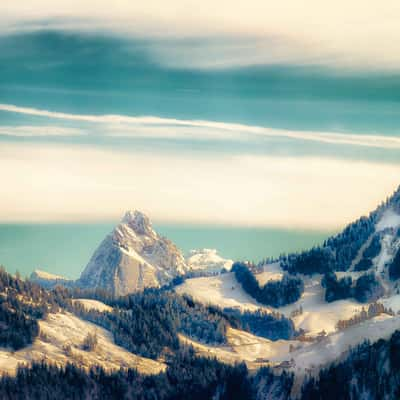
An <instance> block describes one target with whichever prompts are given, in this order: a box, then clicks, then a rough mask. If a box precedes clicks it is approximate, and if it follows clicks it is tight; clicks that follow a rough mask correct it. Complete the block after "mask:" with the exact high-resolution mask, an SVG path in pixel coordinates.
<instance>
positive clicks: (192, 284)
mask: <svg viewBox="0 0 400 400" xmlns="http://www.w3.org/2000/svg"><path fill="white" fill-rule="evenodd" d="M276 273H279V272H277V271H274V272H263V273H262V274H269V277H271V275H273V274H276ZM258 275H259V274H257V275H256V276H258ZM321 278H322V276H321V275H314V276H313V277H303V279H304V293H303V295H302V296H301V298H300V299H299V300H298V301H297V302H296V303H293V304H290V305H287V306H285V307H281V308H278V309H274V308H272V307H266V306H263V305H262V304H260V303H258V302H257V301H256V300H255V299H253V298H252V297H251V296H249V295H248V294H247V293H246V292H245V291H244V290H243V289H242V287H241V285H240V284H239V283H238V282H237V281H236V279H235V276H234V274H233V273H226V274H222V275H218V276H213V277H207V278H193V279H187V280H186V281H185V282H184V283H183V284H182V285H180V286H178V287H177V288H176V289H175V290H176V291H177V292H178V293H180V294H184V293H186V294H188V295H190V296H192V297H193V298H194V299H196V300H198V301H200V302H202V303H205V304H213V305H216V306H219V307H222V308H224V307H238V308H240V309H242V310H250V311H254V310H256V309H258V308H262V309H264V310H267V311H272V310H275V311H278V312H280V313H282V314H284V315H285V316H287V317H290V316H291V314H292V312H293V311H295V310H298V309H299V308H300V307H301V308H302V309H303V313H302V314H300V315H298V316H296V317H294V318H293V322H294V324H295V327H296V329H300V328H301V329H304V330H305V331H306V332H307V333H308V334H309V335H317V334H318V333H319V332H321V331H322V330H325V332H326V333H331V332H333V331H335V329H336V328H335V327H336V323H337V322H338V321H339V320H341V319H348V318H351V317H352V316H353V315H354V314H356V313H358V312H359V311H360V310H361V307H362V304H360V303H358V302H357V301H355V300H354V299H346V300H339V301H335V302H333V303H326V302H325V300H324V289H323V288H322V287H321ZM263 279H268V278H265V276H264V278H263Z"/></svg>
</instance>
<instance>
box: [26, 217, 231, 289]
mask: <svg viewBox="0 0 400 400" xmlns="http://www.w3.org/2000/svg"><path fill="white" fill-rule="evenodd" d="M232 263H233V262H232V260H227V259H224V258H222V257H220V256H219V255H218V254H217V251H216V250H214V249H201V250H192V251H191V252H190V253H189V255H188V257H187V258H185V257H184V255H183V254H182V252H181V250H180V249H179V248H178V247H177V246H176V245H175V244H174V243H173V242H172V241H170V240H169V239H167V238H165V237H163V236H161V235H159V234H158V233H157V232H156V231H155V230H154V229H153V227H152V224H151V222H150V219H149V218H148V217H147V216H146V215H144V214H143V213H142V212H140V211H138V210H134V211H128V212H126V214H125V216H124V217H123V218H122V220H121V222H120V223H119V224H118V225H117V226H116V227H115V228H114V229H113V231H112V232H111V233H110V234H109V235H107V236H106V238H105V239H104V240H103V241H102V242H101V244H100V245H99V247H98V248H97V249H96V251H95V252H94V254H93V256H92V257H91V259H90V261H89V263H88V264H87V266H86V268H85V269H84V270H83V272H82V274H81V277H80V278H79V279H78V280H77V281H76V282H73V281H71V280H68V279H66V278H63V277H61V276H56V275H52V274H50V273H48V272H45V271H40V270H36V271H34V272H33V273H32V275H31V280H33V281H35V282H37V283H40V284H41V285H42V286H45V287H53V286H55V285H57V284H62V285H67V286H71V285H74V286H77V287H80V288H84V289H104V290H107V291H109V292H111V293H113V294H114V295H116V296H122V295H126V294H130V293H134V292H137V291H140V290H143V289H145V288H150V287H161V286H163V285H166V284H169V283H171V282H172V281H173V279H174V278H177V277H179V276H185V275H186V274H188V273H190V272H193V273H195V272H197V273H199V272H201V271H202V272H204V273H218V272H220V271H221V270H222V269H226V270H229V269H230V267H231V266H232Z"/></svg>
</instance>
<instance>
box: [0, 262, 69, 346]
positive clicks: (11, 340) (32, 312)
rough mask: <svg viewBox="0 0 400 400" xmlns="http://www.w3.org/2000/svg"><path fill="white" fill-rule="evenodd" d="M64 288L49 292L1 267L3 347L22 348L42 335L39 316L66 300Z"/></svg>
mask: <svg viewBox="0 0 400 400" xmlns="http://www.w3.org/2000/svg"><path fill="white" fill-rule="evenodd" d="M63 292H64V290H63V289H57V290H55V291H52V292H49V291H46V290H44V289H42V288H41V287H40V286H39V285H37V284H34V283H32V282H29V281H24V280H22V279H21V278H20V277H19V276H18V275H17V276H16V277H13V276H12V275H10V274H8V273H7V272H6V271H5V269H4V268H3V267H1V268H0V346H2V347H10V348H12V349H13V350H19V349H21V348H23V347H26V346H28V345H30V344H32V343H33V341H34V339H35V338H36V337H37V335H38V334H39V324H38V319H41V318H44V317H45V316H46V315H47V314H48V313H49V312H55V311H58V310H59V309H60V306H61V304H64V303H65V299H64V298H63Z"/></svg>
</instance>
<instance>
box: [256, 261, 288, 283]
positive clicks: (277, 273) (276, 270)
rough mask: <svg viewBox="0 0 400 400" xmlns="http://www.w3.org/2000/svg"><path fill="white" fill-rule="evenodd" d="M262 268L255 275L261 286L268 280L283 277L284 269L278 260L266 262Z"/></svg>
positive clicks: (276, 279)
mask: <svg viewBox="0 0 400 400" xmlns="http://www.w3.org/2000/svg"><path fill="white" fill-rule="evenodd" d="M263 269H264V270H263V272H261V273H259V274H256V275H255V276H256V278H257V281H258V283H259V284H260V285H261V286H263V285H265V284H266V283H267V282H269V281H279V280H281V279H282V277H283V273H284V271H283V270H282V268H281V267H280V264H279V262H275V263H272V264H266V265H264V267H263Z"/></svg>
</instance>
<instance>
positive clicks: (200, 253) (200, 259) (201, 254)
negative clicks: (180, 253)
mask: <svg viewBox="0 0 400 400" xmlns="http://www.w3.org/2000/svg"><path fill="white" fill-rule="evenodd" d="M186 263H187V264H188V266H189V268H190V269H191V270H193V271H197V270H204V271H208V272H220V271H221V270H222V269H225V270H227V271H229V270H230V269H231V267H232V264H233V261H232V260H228V259H225V258H222V257H221V256H220V255H218V254H217V250H216V249H200V250H191V251H190V253H189V255H188V256H187V258H186Z"/></svg>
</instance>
